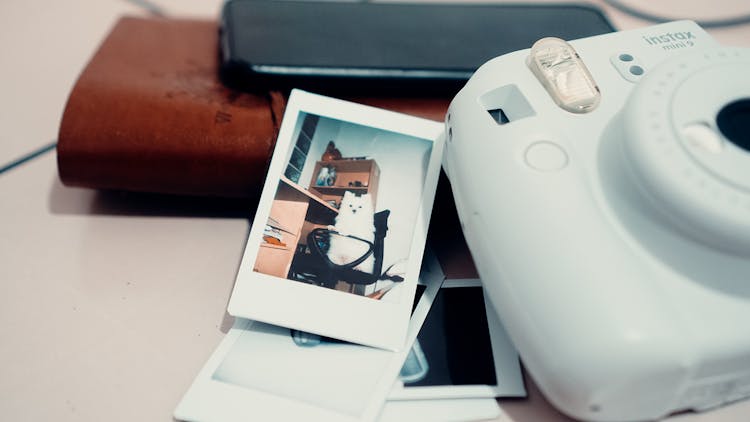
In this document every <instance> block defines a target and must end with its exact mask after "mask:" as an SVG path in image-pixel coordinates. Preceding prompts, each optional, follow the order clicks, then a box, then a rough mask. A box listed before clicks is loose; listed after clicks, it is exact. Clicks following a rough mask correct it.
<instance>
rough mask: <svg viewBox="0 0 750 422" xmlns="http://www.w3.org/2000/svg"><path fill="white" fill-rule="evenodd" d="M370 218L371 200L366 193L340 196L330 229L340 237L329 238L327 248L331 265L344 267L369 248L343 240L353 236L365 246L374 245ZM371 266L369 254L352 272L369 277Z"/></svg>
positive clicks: (372, 211) (372, 261)
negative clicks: (368, 243)
mask: <svg viewBox="0 0 750 422" xmlns="http://www.w3.org/2000/svg"><path fill="white" fill-rule="evenodd" d="M373 215H374V210H373V205H372V198H371V197H370V194H369V193H366V194H364V195H361V196H357V195H355V194H354V193H352V192H350V191H346V192H344V197H343V198H342V199H341V206H340V207H339V214H338V216H336V221H335V225H334V226H332V227H330V228H331V229H332V230H335V231H337V232H338V233H339V234H341V236H335V235H334V236H331V241H330V244H329V248H328V259H330V260H331V262H333V263H335V264H338V265H343V264H347V263H350V262H352V261H354V260H356V259H357V258H359V257H361V256H362V255H364V254H365V253H366V252H367V250H368V249H369V246H368V245H367V244H366V243H364V242H361V241H359V240H356V239H352V238H349V237H345V236H354V237H358V238H360V239H364V240H367V241H368V242H374V240H375V224H374V222H373ZM374 264H375V256H374V254H370V256H368V257H367V259H366V260H364V261H363V262H362V263H360V264H359V265H357V266H356V267H354V269H357V270H359V271H363V272H366V273H372V270H373V266H374Z"/></svg>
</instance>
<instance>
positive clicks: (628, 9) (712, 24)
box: [602, 0, 750, 28]
mask: <svg viewBox="0 0 750 422" xmlns="http://www.w3.org/2000/svg"><path fill="white" fill-rule="evenodd" d="M602 1H603V2H604V3H605V4H606V5H608V6H611V7H613V8H615V9H617V10H619V11H620V12H623V13H626V14H628V15H631V16H633V17H635V18H638V19H643V20H647V21H651V22H656V23H664V22H671V21H675V20H682V19H690V20H693V21H695V23H697V24H698V25H700V26H702V27H704V28H723V27H727V26H735V25H744V24H748V23H750V14H745V15H740V16H736V17H732V18H724V19H710V20H696V19H691V18H686V17H669V16H661V15H657V14H655V13H650V12H646V11H643V10H639V9H636V8H634V7H632V6H628V5H627V4H624V3H623V2H621V1H620V0H602Z"/></svg>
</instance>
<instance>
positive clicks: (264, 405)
mask: <svg viewBox="0 0 750 422" xmlns="http://www.w3.org/2000/svg"><path fill="white" fill-rule="evenodd" d="M442 131H443V125H441V124H440V123H437V122H433V121H429V120H425V119H420V118H416V117H412V116H407V115H403V114H398V113H394V112H390V111H386V110H381V109H376V108H372V107H367V106H363V105H359V104H354V103H349V102H345V101H341V100H337V99H333V98H327V97H323V96H319V95H315V94H311V93H307V92H303V91H299V90H294V91H292V93H291V95H290V97H289V101H288V104H287V108H286V111H285V114H284V119H283V122H282V124H281V127H280V130H279V135H278V139H277V142H276V147H275V150H274V153H273V157H272V160H271V163H270V166H269V170H268V176H267V179H266V182H265V185H264V188H263V192H262V195H261V199H260V202H259V206H258V209H257V211H256V214H255V218H254V220H253V222H252V225H251V229H250V233H249V236H248V241H247V245H246V247H245V252H244V255H243V259H242V262H241V264H240V269H239V271H238V274H237V279H236V281H235V286H234V289H233V291H232V295H231V298H230V300H229V305H228V312H229V313H230V314H231V315H232V316H234V317H235V324H234V326H233V327H232V329H231V330H230V331H229V332H228V333H227V336H226V337H225V339H224V340H223V341H222V343H221V344H220V345H219V346H218V348H217V349H216V351H215V352H214V353H213V355H212V356H211V358H210V359H209V360H208V362H207V363H206V364H205V366H204V367H203V369H202V370H201V371H200V373H199V374H198V375H197V377H196V378H195V380H194V382H193V384H192V385H191V387H190V388H189V390H188V392H187V393H186V394H185V396H184V397H183V398H182V400H181V402H180V403H179V405H178V406H177V409H176V410H175V417H176V418H177V419H179V420H186V421H234V420H248V419H261V420H289V419H291V418H303V419H304V420H326V421H339V420H340V421H355V420H356V421H360V420H361V421H373V420H384V421H385V420H403V419H404V418H412V417H414V418H420V420H466V419H476V418H480V419H481V418H488V417H490V418H491V417H495V416H497V414H498V412H499V409H498V407H497V404H496V402H495V397H498V396H521V395H524V394H525V392H524V389H523V383H522V380H521V376H520V367H519V364H518V357H517V355H516V353H515V351H514V350H513V347H512V345H511V343H510V341H509V340H508V339H507V336H506V335H505V332H504V329H503V328H502V326H501V325H500V323H499V321H497V318H496V317H495V316H494V315H495V313H494V312H492V311H490V312H487V311H486V309H490V308H488V307H486V306H488V304H485V301H484V298H483V295H482V288H481V285H480V284H479V281H478V280H476V279H474V280H472V281H469V282H464V283H460V286H457V287H451V288H443V289H441V288H440V287H441V285H442V284H443V281H444V280H445V273H444V272H443V269H442V268H441V265H440V263H439V262H438V259H437V258H436V257H435V255H434V254H432V253H430V252H425V244H426V239H427V232H428V226H429V223H430V216H431V215H434V214H433V213H432V208H433V202H434V199H435V193H436V188H437V184H438V179H439V174H440V164H441V159H442V151H443V145H442V142H443V138H442ZM433 230H434V228H433ZM430 415H433V417H430Z"/></svg>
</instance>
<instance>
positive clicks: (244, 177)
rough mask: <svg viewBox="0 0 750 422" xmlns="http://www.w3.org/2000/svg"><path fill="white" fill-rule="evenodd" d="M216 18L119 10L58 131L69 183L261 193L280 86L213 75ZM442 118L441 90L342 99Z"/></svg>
mask: <svg viewBox="0 0 750 422" xmlns="http://www.w3.org/2000/svg"><path fill="white" fill-rule="evenodd" d="M218 37H219V34H218V25H217V23H216V22H215V21H204V20H186V19H160V18H135V17H123V18H121V19H120V20H119V21H118V22H117V23H116V24H115V26H114V28H113V29H112V30H111V32H110V33H109V35H108V36H107V37H106V38H105V40H104V41H103V42H102V44H101V45H100V47H99V49H98V51H97V52H96V53H95V54H94V56H93V58H92V59H91V61H90V62H89V63H88V65H87V66H86V68H85V69H84V70H83V72H82V73H81V75H80V76H79V79H78V81H77V82H76V84H75V86H74V88H73V90H72V92H71V93H70V96H69V98H68V102H67V104H66V107H65V111H64V113H63V117H62V122H61V125H60V131H59V135H58V147H57V159H58V171H59V175H60V179H61V180H62V182H63V183H64V184H66V185H69V186H82V187H89V188H97V189H117V190H127V191H138V192H155V193H168V194H181V195H209V196H225V197H254V196H257V195H258V193H259V192H260V190H261V188H262V186H263V181H264V178H265V174H266V170H267V166H268V163H269V160H270V157H271V154H272V152H273V147H274V143H275V140H276V134H277V130H278V127H279V124H280V122H281V118H282V115H283V110H284V104H285V95H284V94H283V93H280V92H276V91H269V90H263V88H262V87H258V89H257V92H258V93H252V94H251V93H245V92H239V91H233V90H231V89H228V88H226V87H225V86H224V85H222V83H221V81H220V79H219V76H218V67H219V41H218ZM350 99H351V100H353V101H358V102H362V103H366V104H371V105H375V106H377V107H383V108H389V109H392V110H395V111H401V112H405V113H410V114H414V115H418V116H422V117H427V118H432V119H434V120H442V119H443V116H444V114H445V111H446V109H447V107H448V104H449V101H450V99H449V98H350Z"/></svg>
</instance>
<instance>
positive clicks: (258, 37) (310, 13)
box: [222, 0, 612, 81]
mask: <svg viewBox="0 0 750 422" xmlns="http://www.w3.org/2000/svg"><path fill="white" fill-rule="evenodd" d="M611 31H612V26H611V25H610V24H609V22H607V20H606V19H605V18H604V17H603V15H602V14H601V13H600V12H599V11H598V10H597V9H594V8H592V7H587V6H566V5H539V6H523V5H481V4H468V5H461V4H427V3H422V4H414V3H411V4H409V3H370V2H356V3H354V2H318V1H275V0H271V1H269V0H230V1H229V2H227V3H226V4H225V6H224V12H223V22H222V54H223V65H224V67H225V68H227V67H228V68H232V70H234V73H237V71H238V70H239V71H240V72H239V73H240V75H239V76H242V77H253V75H249V74H248V73H252V74H254V75H255V76H256V77H257V76H259V75H263V76H266V77H272V78H274V77H275V78H277V79H294V80H297V81H299V79H300V78H305V77H333V78H371V79H377V78H388V79H409V80H419V79H432V80H456V81H466V80H468V78H469V77H470V76H471V74H472V73H473V72H474V70H476V69H477V67H479V66H480V65H481V64H482V63H484V62H486V61H487V60H489V59H491V58H493V57H496V56H499V55H501V54H504V53H508V52H511V51H515V50H519V49H524V48H529V47H530V46H531V45H532V44H533V43H534V42H535V41H536V40H538V39H539V38H542V37H545V36H556V37H560V38H563V39H566V40H571V39H576V38H582V37H587V36H592V35H598V34H602V33H606V32H611Z"/></svg>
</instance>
